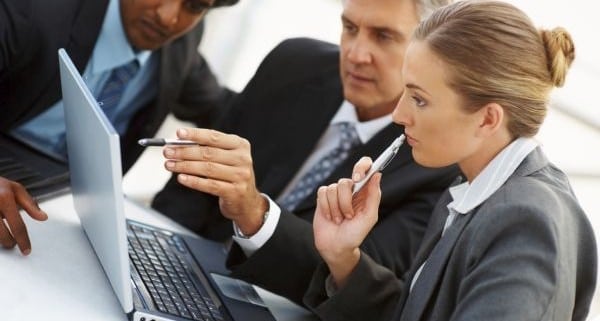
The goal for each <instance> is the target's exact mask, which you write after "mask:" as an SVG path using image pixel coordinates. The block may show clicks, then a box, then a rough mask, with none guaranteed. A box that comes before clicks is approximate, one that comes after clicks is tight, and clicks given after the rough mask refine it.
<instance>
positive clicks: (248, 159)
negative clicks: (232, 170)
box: [238, 153, 252, 165]
mask: <svg viewBox="0 0 600 321" xmlns="http://www.w3.org/2000/svg"><path fill="white" fill-rule="evenodd" d="M238 159H239V162H240V164H250V165H251V164H252V156H250V154H245V153H244V154H241V155H239V158H238Z"/></svg>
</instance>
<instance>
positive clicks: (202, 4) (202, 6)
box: [185, 0, 212, 14]
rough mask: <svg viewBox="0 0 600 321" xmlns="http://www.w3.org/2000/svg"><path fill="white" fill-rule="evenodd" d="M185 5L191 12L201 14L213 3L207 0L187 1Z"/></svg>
mask: <svg viewBox="0 0 600 321" xmlns="http://www.w3.org/2000/svg"><path fill="white" fill-rule="evenodd" d="M185 6H186V9H187V10H188V11H189V12H191V13H195V14H200V13H203V12H204V11H206V10H208V9H209V8H210V7H211V6H212V4H211V3H209V2H206V1H193V0H190V1H186V2H185Z"/></svg>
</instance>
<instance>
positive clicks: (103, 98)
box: [97, 59, 140, 121]
mask: <svg viewBox="0 0 600 321" xmlns="http://www.w3.org/2000/svg"><path fill="white" fill-rule="evenodd" d="M139 69H140V67H139V64H138V62H137V60H135V59H134V60H132V61H130V62H128V63H126V64H124V65H121V66H119V67H117V68H115V69H113V70H112V72H111V73H110V76H109V77H108V80H106V83H105V84H104V87H103V88H102V91H100V94H98V97H97V100H98V104H99V105H100V107H102V110H104V114H105V115H106V117H108V119H109V120H111V121H114V117H115V116H116V115H115V111H116V109H117V106H118V105H119V101H120V100H121V97H122V96H123V93H124V92H125V88H127V84H128V83H129V81H130V80H131V78H133V76H135V74H136V73H137V71H138V70H139Z"/></svg>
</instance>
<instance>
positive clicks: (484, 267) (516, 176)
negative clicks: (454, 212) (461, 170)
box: [305, 147, 598, 321]
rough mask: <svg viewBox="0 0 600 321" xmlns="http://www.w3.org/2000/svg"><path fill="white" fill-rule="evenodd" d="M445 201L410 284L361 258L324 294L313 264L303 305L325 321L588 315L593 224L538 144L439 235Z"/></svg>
mask: <svg viewBox="0 0 600 321" xmlns="http://www.w3.org/2000/svg"><path fill="white" fill-rule="evenodd" d="M451 201H452V197H451V196H450V193H449V192H446V193H444V194H443V195H442V197H441V198H440V201H439V203H438V205H437V206H436V209H435V211H434V212H433V216H432V218H431V221H430V225H429V227H428V228H427V232H426V233H425V237H424V239H423V244H422V246H421V249H419V251H418V253H417V256H416V257H415V260H414V264H413V266H412V268H411V272H409V275H410V276H409V277H408V278H407V281H406V282H404V281H403V280H400V279H398V278H397V276H396V275H395V274H394V272H393V271H389V270H388V269H386V268H385V267H382V266H381V265H379V264H377V263H376V262H374V260H373V259H371V258H370V257H369V255H362V257H361V260H360V261H359V264H358V265H357V267H356V268H355V269H354V271H353V272H352V274H351V275H350V276H349V277H348V279H347V280H346V285H345V286H344V287H343V288H342V289H340V290H339V292H338V293H336V295H334V296H333V297H331V298H330V299H327V295H326V293H325V289H324V286H323V284H324V282H325V281H324V280H325V278H326V277H327V275H329V272H328V270H327V268H326V266H325V265H321V266H319V268H318V269H317V272H316V273H315V276H314V279H313V280H312V283H311V287H310V290H309V291H308V292H307V294H306V301H305V302H306V304H307V305H308V306H309V307H311V308H312V309H313V310H314V311H315V312H316V313H317V314H318V315H319V316H320V317H321V319H322V320H346V321H349V320H382V321H383V320H400V321H414V320H422V321H439V320H489V321H500V320H544V321H565V320H573V321H584V320H585V319H586V316H587V314H588V311H589V308H590V303H591V302H592V297H593V295H594V289H595V286H596V274H597V268H598V263H597V250H596V242H595V239H594V231H593V230H592V227H591V225H590V222H589V221H588V219H587V216H586V214H585V213H584V212H583V210H582V209H581V206H580V205H579V203H578V202H577V199H576V198H575V195H574V194H573V191H572V190H571V187H570V186H569V182H568V180H567V177H566V175H565V174H564V173H563V172H561V171H560V170H559V169H557V168H556V167H555V166H554V165H552V164H551V163H549V162H548V159H547V158H546V156H545V155H544V153H543V152H542V150H541V149H540V148H539V147H538V148H537V149H536V150H534V151H532V152H531V153H530V154H529V155H528V156H527V157H526V158H525V159H524V160H523V162H522V163H521V164H520V165H519V167H518V168H517V170H516V171H515V172H514V173H513V174H512V175H511V177H509V179H508V180H507V181H506V182H505V183H504V184H503V185H502V187H500V189H498V190H497V191H496V192H494V193H493V194H492V195H491V196H490V197H489V198H488V199H487V200H486V201H484V202H483V203H482V204H481V205H479V206H478V207H476V208H474V209H473V210H471V211H470V212H468V213H466V214H464V215H458V216H457V217H456V220H455V221H454V222H453V223H452V225H450V227H449V228H448V229H447V230H446V231H445V232H444V234H443V236H441V233H442V229H443V227H444V223H445V221H446V217H447V216H448V208H447V207H446V205H447V204H449V203H450V202H451ZM440 236H441V237H440ZM424 262H427V263H426V264H425V266H424V268H423V270H422V272H421V274H420V275H419V277H418V279H417V281H416V282H415V284H414V287H413V288H412V290H411V292H410V296H409V295H408V294H409V292H408V289H409V286H410V283H411V280H412V278H413V277H414V274H415V273H416V271H417V269H418V268H419V267H420V266H421V264H423V263H424Z"/></svg>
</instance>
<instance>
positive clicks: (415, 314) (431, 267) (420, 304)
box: [400, 203, 475, 321]
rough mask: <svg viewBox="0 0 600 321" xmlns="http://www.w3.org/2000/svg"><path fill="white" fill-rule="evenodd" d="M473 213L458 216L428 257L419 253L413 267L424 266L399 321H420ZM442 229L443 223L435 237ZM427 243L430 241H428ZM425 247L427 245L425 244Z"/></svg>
mask: <svg viewBox="0 0 600 321" xmlns="http://www.w3.org/2000/svg"><path fill="white" fill-rule="evenodd" d="M444 204H447V203H444ZM443 208H444V209H445V206H443ZM444 209H442V208H437V210H438V211H442V210H444ZM445 211H446V212H447V209H445ZM474 211H475V210H473V211H471V212H469V213H467V214H464V215H463V214H459V215H458V216H457V217H456V219H455V221H454V222H453V224H452V225H451V226H450V227H449V228H448V229H447V230H446V232H445V233H444V235H443V236H442V237H441V238H440V239H439V241H438V242H437V243H436V244H435V246H434V247H433V249H432V250H431V252H430V253H429V255H425V252H421V251H419V256H420V257H419V261H418V262H420V263H419V265H418V266H415V267H417V268H418V267H419V266H420V265H421V263H422V262H425V265H424V266H423V270H422V271H421V274H420V276H419V278H418V279H417V281H416V283H415V285H414V287H413V289H412V291H411V292H410V293H407V295H408V298H407V299H406V302H405V303H404V304H403V308H402V317H401V319H400V320H402V321H404V320H407V321H408V320H411V321H412V320H420V319H421V316H422V315H423V313H424V311H425V309H426V308H427V305H428V304H429V301H430V299H431V298H432V296H433V295H434V293H435V292H436V289H437V287H438V283H439V282H440V280H441V279H442V278H443V275H444V271H445V270H446V264H447V263H448V259H449V258H450V254H451V253H452V250H453V249H454V245H455V244H456V241H457V240H458V238H459V237H460V235H461V233H462V231H463V230H464V228H465V226H466V225H467V223H468V222H469V221H470V220H471V218H472V216H473V215H472V214H473V212H474ZM436 214H437V213H436ZM446 216H447V215H445V216H444V215H441V216H440V217H444V218H445V217H446ZM444 221H445V219H444ZM442 228H443V223H442V227H439V228H438V233H437V235H439V234H440V233H441V229H442ZM428 241H432V240H431V239H430V240H428ZM425 246H427V245H426V244H425ZM429 246H431V243H429ZM425 256H426V257H425ZM413 275H414V274H413ZM411 281H412V279H411ZM409 286H410V283H409V284H407V285H406V289H407V290H408V288H409Z"/></svg>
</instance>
